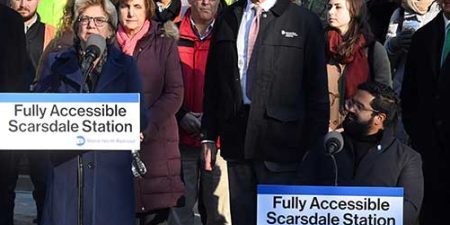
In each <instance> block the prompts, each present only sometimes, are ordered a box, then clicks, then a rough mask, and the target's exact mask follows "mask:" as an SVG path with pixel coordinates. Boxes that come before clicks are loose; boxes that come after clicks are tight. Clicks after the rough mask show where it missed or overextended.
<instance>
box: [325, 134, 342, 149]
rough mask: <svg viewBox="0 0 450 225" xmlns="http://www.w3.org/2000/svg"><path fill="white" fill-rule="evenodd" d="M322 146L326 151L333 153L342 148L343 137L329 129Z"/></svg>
mask: <svg viewBox="0 0 450 225" xmlns="http://www.w3.org/2000/svg"><path fill="white" fill-rule="evenodd" d="M324 147H325V151H326V153H328V154H330V155H334V154H336V153H338V152H340V151H341V150H342V148H344V138H343V137H342V134H341V133H340V132H337V131H330V132H328V134H327V135H325V138H324Z"/></svg>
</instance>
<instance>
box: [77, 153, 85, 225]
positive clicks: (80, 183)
mask: <svg viewBox="0 0 450 225" xmlns="http://www.w3.org/2000/svg"><path fill="white" fill-rule="evenodd" d="M77 159H78V160H77V161H78V163H77V178H78V182H77V183H78V189H77V190H78V223H77V224H78V225H83V224H84V223H83V198H84V196H83V195H84V193H83V190H84V171H83V156H82V155H81V153H80V154H79V155H78V158H77Z"/></svg>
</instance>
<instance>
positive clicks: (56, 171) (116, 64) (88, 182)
mask: <svg viewBox="0 0 450 225" xmlns="http://www.w3.org/2000/svg"><path fill="white" fill-rule="evenodd" d="M74 8H75V18H76V21H75V23H74V25H73V28H74V29H73V30H74V33H75V34H76V38H75V41H74V47H73V48H70V49H68V50H65V51H62V52H56V53H51V54H49V56H48V59H47V60H46V62H47V63H46V64H45V65H44V68H43V70H42V71H43V73H42V77H41V79H40V80H39V81H38V84H37V86H36V91H37V92H49V93H72V92H73V93H77V92H80V87H81V86H84V85H82V72H81V69H80V64H81V63H80V62H81V60H80V59H81V58H82V57H81V56H82V54H83V52H84V50H85V47H84V46H85V45H86V41H87V38H88V37H89V36H90V35H91V34H99V35H101V36H103V37H104V38H106V40H107V49H106V50H105V52H104V53H103V54H102V55H101V56H100V57H99V59H98V60H97V61H96V62H95V68H94V70H93V72H92V76H90V79H88V81H87V85H88V88H89V92H90V93H129V92H130V93H133V92H141V81H140V78H139V74H138V70H137V67H136V65H135V62H134V61H133V58H132V57H130V56H127V55H125V54H123V53H122V52H121V51H120V50H118V49H116V48H115V47H114V46H113V45H112V43H113V42H114V31H115V28H116V25H117V12H116V9H115V7H114V5H113V4H112V3H111V2H110V1H109V0H101V1H98V0H96V1H93V0H82V1H77V3H76V5H75V7H74ZM141 108H143V107H141ZM141 115H145V113H141ZM144 122H145V119H143V118H141V128H145V123H144ZM51 155H52V163H53V168H52V171H51V172H50V176H49V177H50V178H49V180H50V182H49V189H48V191H47V197H46V201H45V206H44V213H43V214H44V215H43V218H42V225H75V224H78V222H79V221H78V220H79V218H82V219H81V220H82V222H83V223H82V224H84V225H97V224H105V225H106V224H108V225H133V224H134V212H135V196H134V188H133V174H132V171H131V163H132V157H131V154H130V152H129V151H101V152H99V151H86V152H75V151H58V152H55V153H52V154H51ZM79 155H81V157H78V156H79ZM79 167H82V170H83V180H82V181H83V182H82V183H84V185H83V187H81V188H80V187H79V182H78V181H77V177H78V176H77V174H78V172H79ZM79 190H83V198H82V203H81V206H78V199H79V198H78V197H79V196H78V191H79ZM80 215H81V217H79V216H80Z"/></svg>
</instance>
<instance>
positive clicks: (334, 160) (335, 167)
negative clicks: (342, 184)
mask: <svg viewBox="0 0 450 225" xmlns="http://www.w3.org/2000/svg"><path fill="white" fill-rule="evenodd" d="M329 156H330V157H331V159H332V160H333V167H334V186H338V166H337V162H336V157H334V155H333V154H329Z"/></svg>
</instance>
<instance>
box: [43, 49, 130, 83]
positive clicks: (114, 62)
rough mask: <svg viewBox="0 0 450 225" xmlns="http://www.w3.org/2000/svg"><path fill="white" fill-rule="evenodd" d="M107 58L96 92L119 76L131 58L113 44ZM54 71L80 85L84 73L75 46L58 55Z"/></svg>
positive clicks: (53, 67)
mask: <svg viewBox="0 0 450 225" xmlns="http://www.w3.org/2000/svg"><path fill="white" fill-rule="evenodd" d="M107 51H108V52H107V55H108V57H107V59H106V63H105V64H104V65H103V68H102V72H101V75H100V78H99V80H98V83H97V87H96V92H97V91H99V90H102V89H103V88H104V87H105V86H106V85H108V84H109V83H110V82H111V81H113V80H114V79H115V78H116V77H117V76H119V75H120V74H121V73H122V71H123V70H125V69H127V68H126V62H128V61H131V57H129V58H130V60H124V59H125V58H128V57H123V55H124V54H123V53H122V52H121V51H120V50H118V49H117V48H116V47H114V46H113V45H108V47H107ZM51 69H52V71H53V72H54V73H56V74H59V75H60V76H63V77H65V78H67V79H68V80H70V81H72V82H73V83H75V84H76V85H77V86H78V87H79V86H81V83H82V76H81V75H82V74H81V69H80V64H79V62H78V55H77V53H76V50H75V48H70V49H69V50H67V51H63V52H62V53H61V54H59V55H58V56H56V60H55V62H54V63H53V65H52V68H51Z"/></svg>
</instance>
